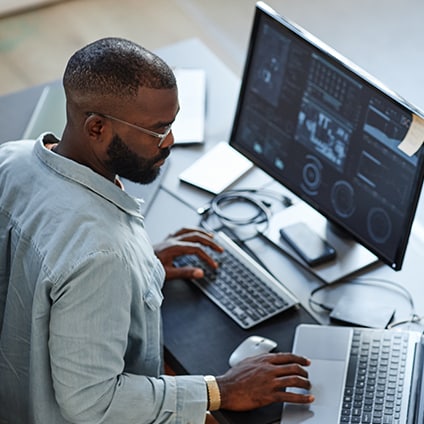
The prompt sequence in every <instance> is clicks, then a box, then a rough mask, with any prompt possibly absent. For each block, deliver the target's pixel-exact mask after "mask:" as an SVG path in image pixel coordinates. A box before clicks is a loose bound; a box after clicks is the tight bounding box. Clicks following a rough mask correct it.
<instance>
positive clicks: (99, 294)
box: [49, 252, 207, 424]
mask: <svg viewBox="0 0 424 424" xmlns="http://www.w3.org/2000/svg"><path fill="white" fill-rule="evenodd" d="M131 275H132V274H131V270H130V269H129V267H128V266H127V264H126V262H125V261H124V260H123V259H122V258H120V257H119V256H118V255H116V254H114V253H110V252H101V253H97V254H95V255H92V256H91V257H90V258H88V259H86V260H85V261H84V262H83V263H81V264H79V265H78V266H76V267H75V270H74V271H73V272H72V273H71V275H70V276H69V277H67V278H66V281H63V282H62V283H58V284H56V285H55V287H54V289H53V290H52V292H51V297H52V308H51V317H50V337H49V352H50V362H51V371H52V380H53V387H54V392H55V397H56V401H57V403H58V405H59V407H60V410H61V412H62V414H63V416H64V417H65V418H66V419H67V420H69V421H71V422H73V423H77V424H78V423H87V422H89V423H105V424H106V423H111V424H112V423H113V424H116V423H119V422H122V423H126V424H127V423H137V424H142V423H152V422H160V423H166V424H171V423H172V424H173V423H175V424H186V423H187V424H188V423H202V422H204V419H205V414H206V407H207V391H206V385H205V382H204V379H203V377H202V376H176V377H174V376H172V377H171V376H156V375H138V374H134V373H130V372H126V370H125V359H124V358H125V353H126V350H127V345H128V332H129V328H130V321H131V311H130V309H131V305H132V297H133V295H134V294H133V290H132V288H131V284H130V283H129V281H130V280H131ZM140 307H145V306H144V305H143V304H142V303H141V304H140ZM144 342H145V343H146V342H149V341H148V340H147V341H146V340H145V341H144ZM157 360H158V361H160V359H159V358H158V359H157Z"/></svg>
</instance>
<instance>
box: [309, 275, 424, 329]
mask: <svg viewBox="0 0 424 424" xmlns="http://www.w3.org/2000/svg"><path fill="white" fill-rule="evenodd" d="M364 283H371V284H373V285H376V286H384V287H385V286H387V285H390V286H392V287H393V288H395V289H396V290H397V291H400V292H402V294H403V295H404V297H405V298H406V299H407V300H408V303H409V306H410V310H411V318H410V319H408V320H402V321H398V322H394V323H392V324H389V325H388V326H387V328H393V327H396V326H398V325H403V324H407V323H419V322H421V321H422V319H423V318H424V317H420V316H418V315H417V314H416V312H415V305H414V300H413V298H412V296H411V294H410V293H409V291H408V290H407V289H406V288H405V287H403V286H402V285H400V284H398V283H396V282H394V281H391V280H387V279H384V278H377V277H357V278H355V279H344V280H340V281H337V282H335V283H333V284H331V285H324V286H320V287H317V288H315V289H314V290H312V291H311V293H310V295H309V299H308V302H309V304H310V306H311V307H312V308H313V307H314V306H318V307H320V308H321V309H324V310H326V311H328V312H331V311H332V310H333V309H334V305H326V304H325V303H322V302H318V301H316V300H315V299H314V296H315V295H316V293H318V292H320V291H322V290H326V289H330V288H334V287H335V286H338V285H342V284H364Z"/></svg>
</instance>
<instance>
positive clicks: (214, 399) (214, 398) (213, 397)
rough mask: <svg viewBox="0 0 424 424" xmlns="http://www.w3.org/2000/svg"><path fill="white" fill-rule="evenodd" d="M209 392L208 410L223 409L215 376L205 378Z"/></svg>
mask: <svg viewBox="0 0 424 424" xmlns="http://www.w3.org/2000/svg"><path fill="white" fill-rule="evenodd" d="M204 379H205V383H206V388H207V392H208V410H209V411H217V410H218V409H220V408H221V392H220V390H219V386H218V383H217V382H216V378H215V377H214V376H213V375H205V376H204Z"/></svg>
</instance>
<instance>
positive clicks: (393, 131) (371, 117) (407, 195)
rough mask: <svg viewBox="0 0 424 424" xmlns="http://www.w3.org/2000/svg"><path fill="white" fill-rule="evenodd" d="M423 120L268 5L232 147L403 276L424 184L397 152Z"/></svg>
mask: <svg viewBox="0 0 424 424" xmlns="http://www.w3.org/2000/svg"><path fill="white" fill-rule="evenodd" d="M417 113H418V112H417V110H416V109H415V108H413V107H412V106H410V105H409V104H408V103H407V102H406V101H405V100H403V99H401V98H400V97H399V96H397V95H396V94H395V93H393V92H391V91H390V90H388V89H386V88H385V87H384V86H383V85H382V84H381V83H379V82H378V81H377V80H375V79H374V78H372V77H371V76H369V75H368V74H366V73H365V72H364V71H362V70H361V69H359V67H357V66H355V65H353V64H352V63H351V62H349V61H348V60H347V59H345V58H343V57H342V56H341V55H340V54H338V53H337V52H335V51H334V50H333V49H331V48H330V47H328V46H326V45H325V44H324V43H322V42H321V41H320V40H318V39H317V38H316V37H314V36H312V35H311V34H309V33H307V32H306V31H305V30H303V29H302V28H300V27H299V26H297V25H295V24H294V23H292V22H289V21H288V20H286V19H284V18H283V17H281V16H280V15H278V14H277V13H276V12H275V11H273V10H272V9H271V8H269V7H268V6H267V5H265V4H264V3H262V2H260V3H258V4H257V5H256V13H255V18H254V23H253V29H252V33H251V38H250V44H249V49H248V54H247V59H246V64H245V69H244V74H243V79H242V84H241V90H240V96H239V100H238V105H237V109H236V115H235V119H234V125H233V129H232V134H231V141H230V144H231V145H232V146H233V147H234V148H235V149H237V150H238V151H239V152H241V153H242V154H243V155H245V156H246V157H247V158H249V159H250V160H251V161H252V162H253V163H254V164H255V165H256V166H258V167H259V168H261V169H263V170H264V171H265V172H267V173H268V174H269V175H270V176H272V177H273V178H274V179H275V180H277V181H278V182H279V183H281V184H283V185H284V186H285V187H287V188H288V189H290V190H291V191H292V192H293V193H294V194H295V195H297V196H298V197H300V199H302V200H303V201H304V202H306V203H307V204H309V205H310V206H312V207H313V208H314V209H315V210H317V211H319V213H320V214H322V215H323V216H324V217H325V218H326V220H327V221H328V222H330V223H331V224H334V226H336V227H338V228H339V229H342V230H343V231H344V232H345V233H346V234H347V235H348V236H349V237H352V238H353V239H354V240H356V241H357V242H358V243H360V244H361V245H362V246H364V247H366V249H368V250H369V251H370V252H372V253H373V254H375V255H376V256H377V258H379V259H380V260H382V261H383V262H384V263H386V264H388V265H389V266H391V267H392V268H393V269H395V270H399V269H400V268H401V266H402V262H403V258H404V255H405V250H406V246H407V242H408V238H409V234H410V230H411V226H412V221H413V218H414V215H415V210H416V207H417V203H418V198H419V194H420V191H421V186H422V181H423V169H424V166H423V154H422V150H423V149H420V150H418V152H417V153H415V154H414V155H412V156H409V155H407V154H405V153H404V152H403V151H402V150H400V149H399V148H398V146H399V144H400V142H401V141H402V140H403V139H404V138H405V135H406V134H407V133H408V130H409V128H410V126H411V122H412V117H413V115H414V114H417Z"/></svg>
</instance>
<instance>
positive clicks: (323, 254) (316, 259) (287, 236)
mask: <svg viewBox="0 0 424 424" xmlns="http://www.w3.org/2000/svg"><path fill="white" fill-rule="evenodd" d="M280 235H281V237H282V238H283V239H284V240H285V241H286V242H287V243H288V245H289V246H290V247H291V248H292V249H293V250H294V251H295V252H296V253H297V254H298V255H299V256H300V257H301V258H302V259H303V260H304V261H305V262H306V263H307V264H308V265H309V266H316V265H320V264H323V263H325V262H328V261H330V260H332V259H334V258H335V257H336V249H334V247H333V246H331V244H330V243H329V242H328V241H327V240H324V239H323V238H322V237H321V236H319V235H318V234H317V233H316V232H315V231H314V230H313V229H312V228H311V227H309V226H308V225H307V224H305V223H303V222H297V223H295V224H290V225H287V226H286V227H283V228H281V229H280Z"/></svg>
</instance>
